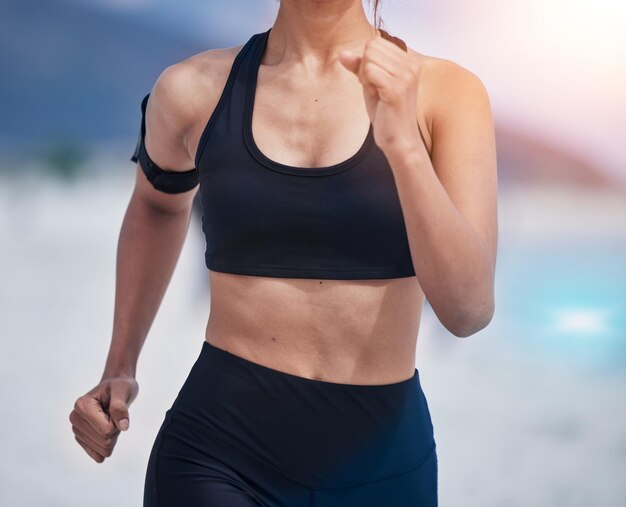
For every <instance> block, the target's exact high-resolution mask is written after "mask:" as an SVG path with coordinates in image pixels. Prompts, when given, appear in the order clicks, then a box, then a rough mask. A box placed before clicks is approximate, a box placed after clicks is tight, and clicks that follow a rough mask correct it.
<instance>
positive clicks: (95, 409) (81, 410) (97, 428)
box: [69, 376, 139, 463]
mask: <svg viewBox="0 0 626 507" xmlns="http://www.w3.org/2000/svg"><path fill="white" fill-rule="evenodd" d="M138 393H139V385H138V384H137V380H136V379H135V378H133V377H127V376H120V377H111V378H104V379H102V381H101V382H100V383H99V384H98V385H97V386H96V387H94V388H93V389H91V390H90V391H89V392H88V393H86V394H84V395H83V396H81V397H80V398H78V399H77V400H76V402H75V403H74V409H73V410H72V412H71V413H70V417H69V419H70V422H71V423H72V431H73V432H74V438H75V439H76V441H77V442H78V443H79V444H80V445H81V447H82V448H83V449H84V450H85V452H86V453H87V454H88V455H89V456H91V457H92V458H93V459H94V460H95V461H96V462H98V463H102V462H103V461H104V459H105V458H107V457H109V456H111V453H112V452H113V448H114V447H115V444H116V442H117V437H118V435H119V433H120V431H121V430H123V431H126V430H127V429H128V426H129V415H128V407H129V406H130V404H131V403H132V402H133V401H134V399H135V398H136V397H137V394H138Z"/></svg>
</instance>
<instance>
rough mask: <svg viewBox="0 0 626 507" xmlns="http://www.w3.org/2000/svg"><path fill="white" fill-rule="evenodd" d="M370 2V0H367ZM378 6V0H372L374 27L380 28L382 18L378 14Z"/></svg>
mask: <svg viewBox="0 0 626 507" xmlns="http://www.w3.org/2000/svg"><path fill="white" fill-rule="evenodd" d="M368 1H370V2H371V0H368ZM379 7H380V0H374V27H375V28H381V27H382V25H383V24H384V23H383V20H382V18H380V17H379V16H378V8H379Z"/></svg>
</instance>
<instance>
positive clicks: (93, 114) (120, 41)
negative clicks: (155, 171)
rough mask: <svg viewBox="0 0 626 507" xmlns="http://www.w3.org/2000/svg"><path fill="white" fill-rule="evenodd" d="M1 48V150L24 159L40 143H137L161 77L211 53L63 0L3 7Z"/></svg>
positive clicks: (25, 0)
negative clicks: (144, 109) (141, 117)
mask: <svg viewBox="0 0 626 507" xmlns="http://www.w3.org/2000/svg"><path fill="white" fill-rule="evenodd" d="M217 44H218V41H215V45H217ZM211 45H212V44H209V46H211ZM0 46H2V48H3V50H2V51H0V75H2V79H1V80H0V97H2V101H0V150H2V151H5V150H10V151H19V152H21V153H22V154H24V153H25V152H26V151H27V149H28V147H29V146H32V144H33V143H34V144H38V143H39V142H41V141H51V140H52V141H54V140H59V141H63V142H68V141H71V142H75V143H89V142H91V141H110V140H114V139H120V138H132V137H135V136H136V133H137V131H138V130H137V129H138V124H137V118H138V114H140V113H139V105H140V102H141V98H142V97H143V96H144V95H145V93H147V92H148V91H149V90H150V88H151V87H152V85H153V83H154V81H155V80H156V78H157V77H158V75H159V73H160V72H161V71H162V70H163V69H164V68H165V67H166V66H168V65H171V64H173V63H175V62H177V61H179V60H182V59H184V58H186V57H188V56H190V55H192V54H194V53H197V52H200V51H203V50H205V49H207V46H206V45H204V44H202V45H201V44H200V43H198V42H196V41H194V40H186V39H184V38H182V37H181V36H179V35H175V34H173V33H169V32H167V31H165V30H164V29H159V28H158V27H156V26H151V25H149V24H147V23H146V22H144V21H143V20H142V19H141V18H140V17H138V15H133V14H132V13H131V14H123V13H118V12H115V11H111V10H104V9H101V8H99V7H97V6H94V5H86V4H80V3H75V2H68V1H65V0H3V1H2V2H0Z"/></svg>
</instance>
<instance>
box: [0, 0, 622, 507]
mask: <svg viewBox="0 0 626 507" xmlns="http://www.w3.org/2000/svg"><path fill="white" fill-rule="evenodd" d="M277 9H278V3H277V2H276V1H275V0H254V1H252V0H231V1H230V2H209V1H206V0H178V1H177V2H173V1H167V0H75V1H72V0H3V1H2V2H1V3H0V43H1V47H2V51H0V75H1V76H2V78H1V79H0V241H1V248H0V282H1V283H0V303H1V304H0V335H1V337H2V339H1V340H0V380H1V381H2V383H1V384H0V385H1V387H0V407H2V408H1V409H0V418H1V419H0V421H1V424H2V432H1V433H0V447H1V448H2V453H1V457H0V505H3V506H35V505H37V506H64V507H71V506H83V505H90V506H93V507H97V506H105V505H106V506H109V505H117V506H129V507H130V506H136V505H140V504H141V498H142V494H143V480H144V474H145V466H146V464H147V460H148V455H149V452H150V448H151V446H152V443H153V441H154V437H155V435H156V432H157V430H158V427H159V425H160V424H161V421H162V418H163V415H164V412H165V410H167V408H169V406H170V404H171V402H172V401H173V399H174V397H175V396H176V394H177V392H178V389H179V388H180V386H181V385H182V383H183V382H184V380H185V378H186V376H187V373H188V372H189V370H190V368H191V365H192V363H193V361H194V360H195V359H196V357H197V355H198V353H199V352H200V347H201V344H202V339H203V334H204V326H205V324H206V320H207V318H208V314H207V312H208V308H209V302H208V299H209V292H208V289H209V287H208V277H207V272H206V268H205V267H204V258H203V253H204V244H203V238H202V235H201V230H200V224H199V215H197V214H196V215H195V216H194V217H193V220H192V222H191V226H190V231H189V236H188V239H187V242H186V244H185V247H184V250H183V253H182V256H181V259H180V261H179V263H178V266H177V269H176V272H175V275H174V278H173V279H172V282H171V284H170V287H169V289H168V292H167V294H166V296H165V299H164V301H163V304H162V306H161V309H160V311H159V314H158V316H157V318H156V320H155V322H154V324H153V326H152V329H151V331H150V335H149V337H148V340H147V341H146V344H145V346H144V349H143V351H142V355H141V358H140V361H139V365H138V371H137V375H138V377H137V379H138V382H139V385H140V394H139V396H138V398H137V399H136V400H135V402H134V403H133V405H132V407H131V412H130V414H131V417H130V419H131V424H130V431H129V432H128V433H125V434H122V436H121V437H120V439H119V441H118V443H117V446H116V448H115V451H114V453H113V455H112V456H111V457H110V458H108V459H107V460H106V461H105V462H104V463H102V464H97V463H96V462H94V461H93V460H92V459H91V458H90V457H88V456H87V454H86V453H85V452H84V451H83V450H82V448H81V447H80V446H79V445H78V443H77V442H76V441H75V440H74V436H73V433H72V431H71V425H70V423H69V420H68V416H69V413H70V411H71V410H72V407H73V404H74V401H75V399H76V398H77V397H78V396H80V395H82V394H84V393H85V392H86V391H88V390H89V389H91V388H92V387H93V386H94V385H95V384H96V383H97V381H98V380H99V378H100V375H101V373H102V369H103V367H104V361H105V358H106V354H107V351H108V346H109V340H110V332H111V326H112V316H113V297H114V289H115V287H114V274H115V253H116V246H117V236H118V233H119V228H120V225H121V222H122V218H123V214H124V212H125V208H126V204H127V202H128V199H129V198H130V195H131V192H132V187H133V184H134V178H135V164H134V163H132V162H131V161H130V160H129V158H130V156H131V155H132V152H133V151H134V148H135V142H136V137H137V134H138V132H139V122H140V114H141V113H140V101H141V98H142V97H143V96H144V95H145V94H146V93H148V92H149V91H150V89H151V87H152V85H153V83H154V81H155V80H156V78H157V77H158V75H159V74H160V72H161V71H162V70H163V69H164V68H165V67H166V66H168V65H171V64H173V63H176V62H177V61H180V60H181V59H184V58H186V57H188V56H191V55H192V54H195V53H197V52H200V51H204V50H206V49H210V48H213V47H227V46H234V45H238V44H241V43H243V42H245V41H246V40H247V39H248V38H249V37H250V36H251V35H252V34H253V33H258V32H261V31H264V30H266V29H267V28H269V27H270V26H271V25H272V23H273V20H274V18H275V15H276V12H277ZM366 9H367V10H368V12H369V13H370V20H373V17H372V16H371V9H370V8H369V4H366ZM242 13H245V15H243V16H242ZM380 13H381V16H382V19H383V21H384V23H383V25H382V27H383V28H385V29H386V30H388V31H389V32H391V33H392V34H394V35H397V36H399V37H401V38H403V39H404V40H405V41H406V42H407V43H408V44H409V46H411V47H412V48H414V49H416V50H417V51H419V52H422V53H425V54H428V55H433V56H438V57H442V58H447V59H450V60H453V61H455V62H457V63H459V64H461V65H462V66H464V67H466V68H468V69H469V70H471V71H473V72H474V73H475V74H477V75H478V76H479V77H480V78H481V80H482V81H483V83H484V84H485V86H486V87H487V89H488V91H489V94H490V97H491V101H492V107H493V111H494V117H495V123H496V132H497V143H498V146H497V147H498V171H499V182H500V183H499V197H498V199H499V226H500V231H499V251H498V264H497V276H496V313H495V316H494V318H493V320H492V322H491V323H490V325H489V326H488V327H487V328H485V329H484V330H482V331H480V332H479V333H477V334H475V335H473V336H471V337H468V338H457V337H455V336H453V335H451V334H450V333H449V332H447V331H446V330H445V328H443V326H442V325H441V324H440V323H439V322H438V320H437V319H436V317H435V315H434V314H433V312H432V310H431V308H430V307H429V306H428V305H427V306H426V307H425V309H424V316H423V324H422V327H421V330H420V337H419V340H418V346H417V365H416V366H417V367H418V369H419V370H420V378H421V379H422V384H423V389H424V391H425V393H426V396H427V399H428V401H429V407H430V410H431V415H432V418H433V423H434V427H435V437H436V440H437V443H438V457H439V491H440V505H441V506H442V507H457V506H468V507H473V506H480V507H491V506H493V507H496V506H497V507H501V506H507V507H515V506H523V507H530V506H532V507H543V506H558V507H564V506H567V507H583V506H585V507H587V506H590V507H624V506H626V263H625V253H626V149H625V147H624V144H625V143H624V141H625V139H626V3H624V2H618V1H616V0H596V2H594V3H593V4H592V3H590V2H583V1H581V0H569V1H567V2H565V1H564V0H508V1H507V2H493V1H487V0H474V1H473V2H464V1H462V0H437V1H432V2H426V1H418V0H415V1H411V0H403V1H401V0H393V1H389V2H384V1H383V2H382V8H381V11H380Z"/></svg>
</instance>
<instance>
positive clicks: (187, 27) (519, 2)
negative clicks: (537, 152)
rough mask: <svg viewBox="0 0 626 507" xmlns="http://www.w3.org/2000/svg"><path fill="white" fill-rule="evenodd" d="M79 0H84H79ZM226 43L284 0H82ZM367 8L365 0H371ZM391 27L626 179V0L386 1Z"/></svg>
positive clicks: (258, 25) (496, 105)
mask: <svg viewBox="0 0 626 507" xmlns="http://www.w3.org/2000/svg"><path fill="white" fill-rule="evenodd" d="M73 1H79V0H73ZM80 1H90V2H92V3H95V4H98V5H101V6H103V7H105V8H107V9H114V10H118V11H127V12H134V13H141V15H142V16H143V17H144V18H145V19H147V20H149V22H153V23H156V24H162V25H165V26H167V27H168V29H170V30H174V31H178V32H181V33H182V32H184V33H187V34H190V35H193V36H194V37H198V38H200V39H201V38H202V37H204V36H206V34H207V33H209V31H210V33H211V34H212V36H218V37H219V38H220V40H223V41H224V43H223V45H224V46H227V45H231V44H232V45H235V44H239V43H241V42H243V41H244V39H246V38H247V37H248V36H249V35H250V34H252V33H255V32H259V31H261V30H265V29H266V28H267V27H268V26H271V24H272V22H273V20H274V18H275V16H276V12H277V9H278V5H279V3H278V2H277V1H276V0H254V1H251V0H230V1H229V2H211V1H208V0H178V1H177V2H171V1H170V0H80ZM366 7H367V3H366ZM379 12H380V14H381V16H382V19H383V21H384V22H385V24H384V25H383V26H384V27H385V28H386V29H387V30H388V31H390V32H391V33H394V34H396V35H398V36H400V37H402V38H403V39H404V40H405V41H406V42H407V44H409V46H411V47H412V48H413V49H415V50H417V51H419V52H421V53H424V54H427V55H430V56H436V57H440V58H446V59H450V60H453V61H455V62H456V63H458V64H460V65H462V66H463V67H465V68H467V69H468V70H470V71H472V72H474V73H475V74H476V75H478V76H479V77H480V78H481V80H482V81H483V83H484V84H485V86H486V88H487V90H488V92H489V95H490V98H491V102H492V107H493V110H494V116H496V117H497V120H498V121H501V122H503V123H506V124H507V125H509V126H513V127H515V128H517V129H520V130H523V131H524V132H525V133H530V134H533V133H534V134H536V135H537V136H538V137H540V138H545V139H546V140H548V141H551V142H553V143H555V144H557V145H560V146H562V147H563V148H565V149H567V150H570V151H573V152H575V153H578V154H579V155H581V156H582V157H584V158H587V159H589V160H591V161H593V162H595V163H596V164H597V165H598V166H600V168H601V169H606V170H607V171H610V172H611V173H613V174H614V175H616V176H618V177H624V178H625V179H626V149H624V146H623V144H624V143H623V139H625V138H626V2H620V1H617V0H596V1H595V2H593V3H591V2H587V1H583V0H567V1H565V0H507V1H506V2H498V1H495V0H473V1H472V2H466V1H464V0H436V1H432V2H426V1H416V0H386V1H385V0H383V2H382V3H381V8H380V11H379Z"/></svg>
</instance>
